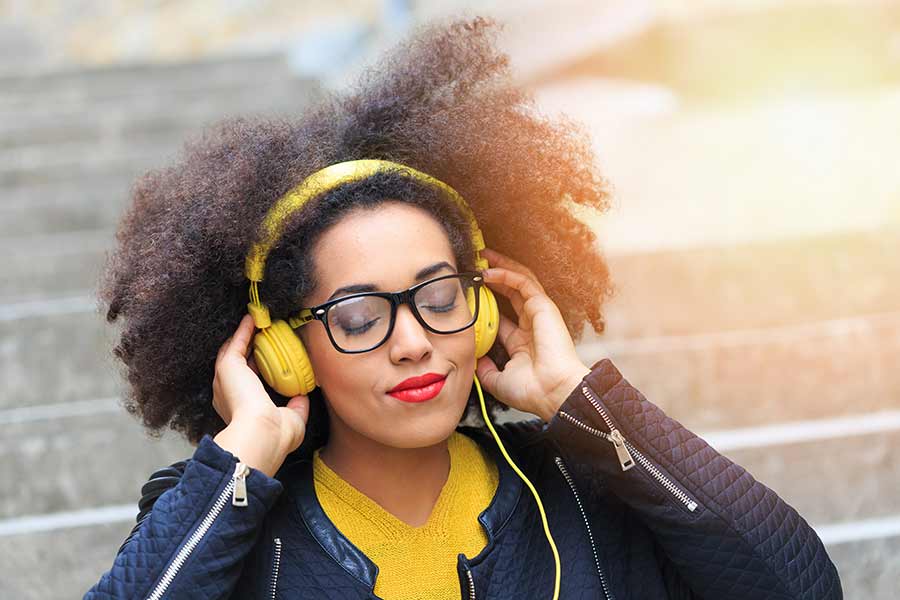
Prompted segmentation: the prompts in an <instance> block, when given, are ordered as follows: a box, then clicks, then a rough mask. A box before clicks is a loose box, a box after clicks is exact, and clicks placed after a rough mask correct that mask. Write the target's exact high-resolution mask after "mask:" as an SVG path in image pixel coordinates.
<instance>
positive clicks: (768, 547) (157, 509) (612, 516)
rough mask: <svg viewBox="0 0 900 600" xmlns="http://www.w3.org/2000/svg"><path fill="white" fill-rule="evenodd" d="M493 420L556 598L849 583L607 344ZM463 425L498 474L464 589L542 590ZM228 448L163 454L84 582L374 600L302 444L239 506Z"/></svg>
mask: <svg viewBox="0 0 900 600" xmlns="http://www.w3.org/2000/svg"><path fill="white" fill-rule="evenodd" d="M497 430H498V433H499V434H500V435H501V439H503V441H504V444H505V446H506V448H507V451H508V452H509V453H510V455H511V456H512V457H513V459H514V460H515V462H516V464H517V465H519V467H520V468H521V469H522V470H523V472H525V474H526V475H527V476H528V478H529V480H530V481H531V482H532V483H533V484H534V485H535V487H536V488H537V490H538V492H539V494H540V496H541V500H542V502H543V504H544V508H545V511H546V514H547V519H548V524H549V527H550V530H551V533H552V535H553V537H554V540H555V541H556V545H557V547H558V550H559V554H560V560H561V564H562V577H561V587H560V595H559V597H560V598H561V599H563V600H575V599H588V598H590V599H592V600H593V599H598V598H599V599H603V600H611V599H615V600H628V599H634V600H638V599H641V600H647V599H650V600H653V599H657V598H658V599H663V598H666V599H671V600H681V599H704V600H751V599H752V600H760V599H763V598H779V599H796V600H800V599H804V600H827V599H839V598H842V597H843V594H842V591H841V584H840V580H839V578H838V574H837V571H836V569H835V567H834V565H833V564H832V562H831V560H830V559H829V557H828V555H827V553H826V551H825V548H824V547H823V545H822V542H821V541H820V540H819V538H818V536H817V535H816V533H815V532H814V531H813V530H812V528H810V526H809V525H808V524H807V523H806V521H805V520H804V519H803V518H802V517H800V515H799V514H797V512H796V511H795V510H794V509H793V508H791V507H790V506H789V505H787V504H786V503H785V502H784V501H783V500H782V499H781V498H779V497H778V495H777V494H775V493H774V492H773V491H772V490H770V489H768V488H767V487H765V486H764V485H763V484H761V483H759V482H757V481H756V480H754V479H753V477H752V476H751V475H750V474H749V473H747V471H745V470H744V469H743V468H741V467H740V466H739V465H736V464H734V463H733V462H731V461H730V460H728V459H727V458H725V457H724V456H722V455H721V454H719V453H717V452H716V451H715V450H714V449H713V448H711V447H710V446H709V445H707V444H706V443H705V442H704V441H703V440H702V439H700V438H699V437H697V436H695V435H694V434H693V433H691V432H690V431H688V430H687V429H685V428H684V427H683V426H681V425H680V424H679V423H678V422H677V421H675V420H673V419H671V418H669V417H667V416H666V415H665V414H664V413H663V412H662V411H661V410H660V409H659V408H658V407H657V406H655V405H654V404H652V403H651V402H649V401H648V400H647V399H646V398H645V397H644V396H643V395H642V394H641V393H640V392H639V391H638V390H637V389H635V388H634V387H633V386H631V385H630V384H629V383H628V381H626V380H625V379H624V378H623V377H622V375H621V374H620V373H619V371H618V370H617V369H616V367H615V366H614V365H613V364H612V362H611V361H610V360H609V359H603V360H601V361H599V362H597V363H596V364H594V365H593V367H592V370H591V372H590V373H589V374H588V375H587V376H585V378H584V379H583V381H582V383H581V384H580V385H579V387H578V388H576V389H575V390H573V391H572V392H571V394H570V395H569V396H568V398H567V399H566V401H565V402H564V403H563V405H562V406H561V408H560V409H559V411H558V412H557V414H556V415H554V417H553V418H552V419H551V420H550V422H549V423H546V424H544V423H543V422H542V421H540V420H539V419H534V420H531V421H526V422H523V423H516V424H505V425H501V426H498V427H497ZM460 431H462V432H463V433H465V434H467V435H470V436H472V437H473V438H474V439H476V440H477V441H478V442H479V443H481V444H482V445H483V446H484V447H485V448H487V449H488V450H489V451H490V453H491V455H492V456H493V457H494V458H495V460H496V462H497V465H498V468H499V475H500V479H499V486H498V489H497V493H496V495H495V497H494V499H493V501H492V502H491V504H490V505H489V506H488V508H487V509H485V511H484V512H482V513H481V515H480V516H479V521H480V522H481V524H482V526H483V527H484V529H485V531H486V532H487V535H488V539H489V542H488V544H487V546H486V547H485V548H484V549H483V550H482V551H481V552H480V553H479V554H478V555H477V556H471V557H467V556H464V555H463V554H459V556H458V564H457V575H458V577H459V583H460V592H461V597H462V598H470V599H481V600H488V599H501V598H502V599H507V598H537V599H541V598H545V599H550V598H551V597H552V591H553V579H554V576H555V567H554V561H553V556H552V553H551V550H550V547H549V544H548V542H547V539H546V537H545V535H544V531H543V526H542V524H541V518H540V514H539V512H538V508H537V504H536V502H535V500H534V498H533V496H532V494H531V492H530V490H528V489H527V488H526V487H525V485H524V483H523V482H522V480H521V479H520V478H519V477H518V476H517V475H516V474H515V473H514V472H513V471H512V469H511V468H510V467H509V465H508V463H507V462H506V460H505V459H504V458H503V456H502V455H501V454H500V452H499V449H498V448H497V446H496V443H495V442H494V440H493V438H492V437H491V436H490V433H489V432H488V431H486V430H484V429H477V428H471V427H460ZM236 463H237V458H236V457H234V456H233V455H232V454H231V453H229V452H227V451H225V450H223V449H222V448H220V447H219V446H218V445H217V444H215V442H213V441H212V439H211V438H210V437H209V436H205V437H204V439H203V440H202V441H201V443H200V446H199V447H198V449H197V452H196V453H195V455H194V457H193V458H192V459H191V460H188V461H186V462H185V463H176V465H173V467H176V471H177V472H178V473H179V474H180V475H181V476H180V477H176V476H173V469H172V468H169V469H168V470H163V471H162V473H163V475H162V476H160V477H156V479H157V480H159V479H164V478H168V479H167V481H168V483H167V484H165V485H167V486H168V487H169V488H171V489H168V491H165V492H164V493H162V494H161V495H159V494H160V489H161V488H160V486H159V485H157V486H156V488H155V489H154V490H153V491H152V492H151V493H150V495H153V494H156V495H158V499H156V501H155V502H156V503H155V506H152V508H153V510H152V511H151V510H150V508H151V505H152V504H153V503H152V501H147V500H146V498H145V500H144V501H143V502H142V505H143V513H144V518H143V520H142V521H141V522H140V523H139V525H138V526H137V527H136V528H135V531H134V532H133V536H132V537H131V538H130V539H129V540H127V541H126V543H125V544H124V545H123V547H122V548H121V549H120V552H119V555H118V556H117V557H116V561H115V564H114V565H113V568H112V569H111V570H110V571H109V572H107V573H105V574H104V575H103V577H102V578H101V580H100V582H98V584H97V585H95V586H94V587H93V588H91V590H90V591H89V592H88V593H87V595H86V596H85V598H91V599H93V598H132V597H141V598H144V597H147V596H148V594H151V592H156V593H157V594H158V596H156V597H171V598H182V597H192V598H193V597H201V595H202V597H203V598H242V599H243V598H333V599H342V600H346V599H350V598H369V599H371V598H376V596H375V595H374V593H373V588H374V584H375V578H376V576H377V573H378V568H377V567H376V566H375V565H374V564H373V563H372V562H371V561H370V560H369V559H368V557H366V556H365V555H364V554H363V553H362V552H361V551H360V550H358V549H357V548H356V547H355V546H354V545H353V544H352V543H351V542H350V541H349V540H348V539H347V538H345V537H344V536H343V535H342V534H341V533H340V531H338V530H337V529H336V528H335V526H334V525H333V524H332V523H331V521H330V520H329V519H328V518H327V516H326V515H325V513H324V512H323V510H322V508H321V505H320V504H319V502H318V500H317V499H316V495H315V490H314V488H313V482H312V463H311V461H310V460H309V459H308V458H307V459H303V460H293V461H291V460H288V461H285V464H284V465H283V466H282V468H281V470H280V471H279V472H278V473H277V474H276V477H275V478H269V477H267V476H266V475H265V474H263V473H262V472H260V471H257V470H255V469H251V472H250V473H249V474H248V475H247V478H246V487H247V490H248V505H247V506H246V507H237V506H234V505H233V504H232V503H231V502H230V501H228V500H229V499H230V498H231V497H232V496H233V488H234V485H235V481H236V478H235V477H234V474H233V471H234V466H235V464H236ZM182 471H183V474H182ZM153 480H154V478H151V481H153ZM176 482H177V483H176ZM164 487H165V486H164ZM145 496H147V495H146V494H145ZM153 497H156V496H153ZM198 594H199V595H198Z"/></svg>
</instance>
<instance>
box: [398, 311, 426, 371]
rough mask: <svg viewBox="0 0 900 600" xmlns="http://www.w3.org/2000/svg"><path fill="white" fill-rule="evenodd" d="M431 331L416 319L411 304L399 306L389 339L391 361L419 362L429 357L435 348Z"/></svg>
mask: <svg viewBox="0 0 900 600" xmlns="http://www.w3.org/2000/svg"><path fill="white" fill-rule="evenodd" d="M429 333H430V332H429V331H428V330H426V329H425V328H424V327H423V326H422V324H421V323H419V321H418V319H416V315H414V314H413V312H412V309H411V308H410V307H409V305H407V304H401V305H400V306H398V307H397V319H396V320H395V321H394V330H393V331H392V332H391V337H390V339H389V340H388V344H389V345H390V355H391V361H392V362H395V363H397V362H400V361H403V360H411V361H413V362H417V361H420V360H423V359H425V358H427V357H428V355H430V354H431V351H432V349H433V348H432V344H431V340H430V339H429Z"/></svg>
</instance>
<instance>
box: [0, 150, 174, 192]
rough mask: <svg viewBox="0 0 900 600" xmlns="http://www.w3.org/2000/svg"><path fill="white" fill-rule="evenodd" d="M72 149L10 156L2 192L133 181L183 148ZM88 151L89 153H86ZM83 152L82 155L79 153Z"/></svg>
mask: <svg viewBox="0 0 900 600" xmlns="http://www.w3.org/2000/svg"><path fill="white" fill-rule="evenodd" d="M119 148H121V146H119V147H118V148H100V147H97V148H93V149H91V148H85V147H77V146H76V147H70V148H68V152H67V151H66V149H61V150H56V151H55V152H54V155H53V156H40V155H36V154H34V153H22V154H19V155H15V154H13V155H11V156H9V158H10V162H9V163H8V164H6V165H4V166H2V167H0V189H4V188H9V187H15V188H21V187H25V186H29V185H40V184H44V183H61V182H66V181H78V180H82V179H91V180H102V179H105V178H120V177H123V176H124V177H128V178H129V179H132V180H133V179H134V178H136V177H137V176H139V175H141V174H142V173H144V172H145V171H147V170H148V169H150V168H153V167H156V166H159V165H162V164H164V163H165V162H167V161H168V160H169V159H171V158H174V157H175V156H177V154H178V152H179V151H180V149H181V147H180V145H174V146H173V145H171V144H169V143H165V144H158V143H157V144H154V143H153V142H152V141H151V142H149V143H147V144H144V145H143V147H142V146H141V145H140V144H139V145H137V146H132V147H131V148H125V149H123V151H122V152H121V153H118V152H114V150H118V149H119ZM84 151H87V152H88V153H87V154H84ZM79 152H81V154H79Z"/></svg>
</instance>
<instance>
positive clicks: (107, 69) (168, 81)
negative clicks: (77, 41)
mask: <svg viewBox="0 0 900 600" xmlns="http://www.w3.org/2000/svg"><path fill="white" fill-rule="evenodd" d="M292 75H293V73H292V72H291V70H290V68H289V66H288V64H287V62H286V61H285V59H284V56H283V55H281V54H260V55H257V56H247V55H244V56H228V57H220V58H212V59H201V60H195V61H179V62H170V63H133V64H120V65H103V66H97V67H91V66H86V67H76V68H72V69H65V70H56V69H49V70H29V71H25V72H21V73H5V74H3V75H2V76H0V90H2V91H0V106H4V107H14V106H20V105H25V104H32V103H35V102H39V103H40V102H43V103H45V104H47V105H57V106H58V105H60V104H65V103H69V102H75V103H84V102H89V101H93V100H101V99H105V98H115V97H127V96H141V95H144V94H147V93H151V94H152V93H159V92H161V91H169V90H173V91H174V90H184V89H214V88H217V87H227V86H235V85H243V86H250V85H253V83H254V82H265V81H273V80H276V79H279V78H288V77H291V76H292Z"/></svg>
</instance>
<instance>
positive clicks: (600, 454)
mask: <svg viewBox="0 0 900 600" xmlns="http://www.w3.org/2000/svg"><path fill="white" fill-rule="evenodd" d="M546 430H547V433H548V435H549V436H550V437H551V439H553V440H554V441H555V443H556V444H557V445H558V447H559V448H560V450H561V451H562V452H563V453H564V454H565V455H566V457H567V460H569V461H571V462H573V463H575V464H580V465H583V466H587V471H588V472H590V473H593V474H594V475H593V480H592V481H593V483H596V482H599V481H600V480H603V482H604V485H606V486H607V487H608V488H609V489H610V490H611V491H612V492H613V493H614V494H615V495H616V496H618V497H619V498H620V499H621V500H622V501H623V502H625V503H626V504H627V505H628V506H629V507H630V508H631V509H632V510H633V511H635V512H636V514H637V515H638V517H639V518H640V519H641V520H642V521H643V522H644V523H645V524H646V526H647V527H648V528H649V529H650V530H651V531H652V533H653V535H654V536H655V537H656V541H657V544H658V545H659V547H660V548H661V549H662V553H663V554H664V556H665V558H667V559H668V560H669V561H670V564H668V565H664V566H666V567H667V568H668V567H671V568H672V570H674V571H675V572H676V573H677V577H675V578H669V579H667V581H668V585H669V586H670V588H672V589H670V597H672V598H682V597H685V593H686V592H685V588H689V590H690V591H689V592H688V594H689V595H688V596H687V597H689V598H698V599H704V600H719V599H722V598H728V599H729V600H744V599H746V600H750V599H753V600H759V599H760V598H779V599H782V598H783V599H797V600H800V599H803V600H833V599H840V598H843V593H842V591H841V584H840V580H839V578H838V574H837V570H836V569H835V566H834V564H833V563H832V562H831V560H830V559H829V557H828V554H827V553H826V551H825V548H824V546H823V544H822V542H821V540H820V539H819V537H818V536H817V535H816V533H815V531H813V529H812V528H811V527H810V526H809V525H808V524H807V522H806V521H805V520H804V519H803V518H802V517H801V516H800V515H799V514H798V513H797V511H796V510H794V509H793V508H792V507H791V506H789V505H788V504H787V503H785V502H784V501H783V500H782V499H781V498H780V497H779V496H778V495H777V494H776V493H775V492H773V491H772V490H770V489H769V488H767V487H766V486H765V485H763V484H762V483H759V482H758V481H756V480H755V479H754V478H753V477H752V476H751V475H750V474H749V473H748V472H747V471H746V470H744V469H743V468H742V467H741V466H739V465H737V464H735V463H734V462H732V461H731V460H729V459H728V458H726V457H725V456H723V455H721V454H719V453H718V452H716V450H715V449H713V448H712V447H711V446H709V445H708V444H707V443H706V442H704V441H703V440H702V439H701V438H699V437H697V436H696V435H694V434H693V433H691V432H690V431H688V430H687V429H686V428H685V427H683V426H682V425H681V424H680V423H678V422H677V421H675V420H674V419H671V418H669V417H668V416H666V415H665V413H663V411H662V410H660V409H659V408H658V407H657V406H656V405H654V404H653V403H651V402H650V401H648V400H647V399H646V398H645V397H644V396H643V394H641V392H639V391H638V390H637V389H635V388H634V387H632V385H631V384H630V383H628V381H627V380H626V379H625V378H624V377H623V376H622V374H621V373H620V372H619V370H618V369H617V368H616V367H615V366H614V365H613V364H612V362H611V361H610V360H609V359H608V358H605V359H603V360H601V361H598V362H597V363H595V364H594V365H593V366H592V368H591V372H590V373H588V374H587V375H586V376H585V377H584V378H583V379H582V382H581V384H580V385H579V387H578V388H576V389H575V390H573V391H572V392H571V394H570V395H569V396H568V397H567V398H566V400H565V402H564V403H563V404H562V406H561V407H560V409H559V411H558V412H557V413H556V414H555V415H554V416H553V418H552V419H551V420H550V422H549V423H548V424H547V428H546ZM676 588H677V589H676Z"/></svg>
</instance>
